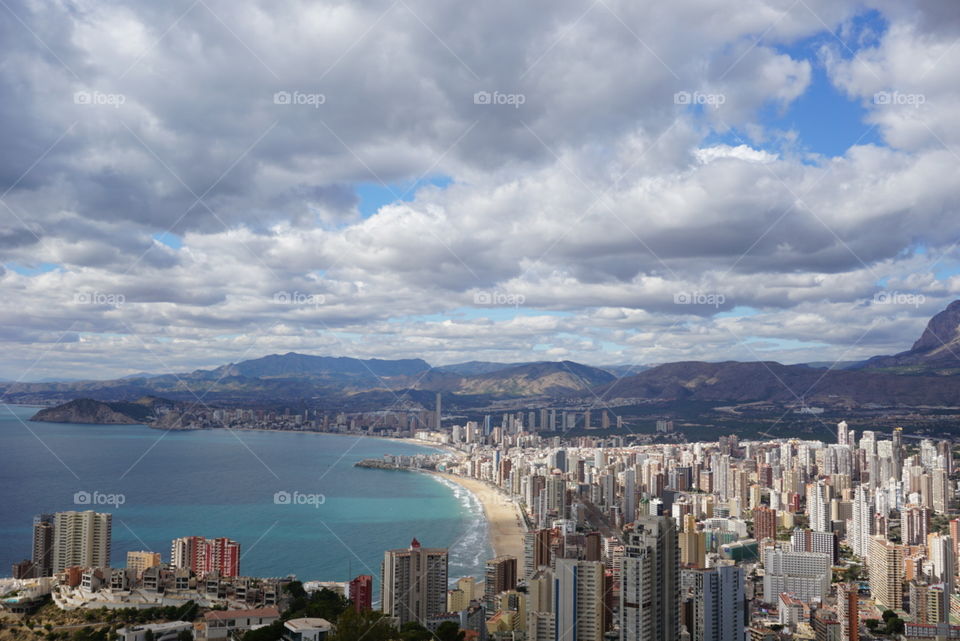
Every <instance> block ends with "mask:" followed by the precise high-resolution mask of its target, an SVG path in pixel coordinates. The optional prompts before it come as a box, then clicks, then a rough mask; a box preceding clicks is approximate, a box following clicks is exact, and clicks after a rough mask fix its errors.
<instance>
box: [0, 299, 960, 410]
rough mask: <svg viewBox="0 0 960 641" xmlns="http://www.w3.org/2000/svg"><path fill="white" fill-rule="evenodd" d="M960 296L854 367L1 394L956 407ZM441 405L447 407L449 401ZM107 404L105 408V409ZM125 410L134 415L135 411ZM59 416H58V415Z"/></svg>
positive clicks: (258, 403)
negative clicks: (916, 333)
mask: <svg viewBox="0 0 960 641" xmlns="http://www.w3.org/2000/svg"><path fill="white" fill-rule="evenodd" d="M958 355H960V301H955V302H953V303H951V304H950V305H949V306H948V307H947V308H946V309H945V310H944V311H942V312H940V313H939V314H937V315H936V316H934V317H933V318H932V319H931V320H930V322H929V324H928V325H927V328H926V330H925V331H924V333H923V335H922V336H921V337H920V339H919V340H917V341H916V342H915V343H914V345H913V347H912V348H911V349H910V350H908V351H906V352H902V353H900V354H897V355H895V356H877V357H874V358H872V359H870V360H868V361H865V362H863V363H859V364H848V363H843V364H836V365H834V364H831V363H813V364H811V365H812V366H810V365H783V364H780V363H775V362H748V363H741V362H734V361H729V362H724V363H705V362H680V363H666V364H663V365H658V366H656V367H649V366H634V367H631V366H628V365H615V366H611V367H608V368H600V367H591V366H588V365H583V364H581V363H575V362H572V361H561V362H554V361H539V362H530V363H492V362H487V361H469V362H465V363H456V364H453V365H445V366H442V367H438V368H433V369H431V367H430V365H429V364H428V363H427V362H426V361H424V360H422V359H418V358H415V359H401V360H382V359H356V358H347V357H332V356H313V355H309V354H298V353H295V352H289V353H287V354H272V355H269V356H264V357H261V358H255V359H251V360H247V361H242V362H239V363H229V364H227V365H223V366H221V367H217V368H215V369H210V370H195V371H193V372H189V373H182V374H177V375H172V374H167V375H161V376H149V375H145V376H134V377H125V378H122V379H117V380H113V381H78V382H62V381H61V382H55V383H2V382H0V394H2V395H3V397H4V398H5V399H6V400H7V401H9V402H19V403H30V402H40V403H50V402H65V401H72V400H73V399H87V400H88V401H89V402H91V403H92V402H97V401H101V402H106V405H107V407H106V408H104V407H99V406H79V407H76V408H67V409H66V410H64V411H65V412H66V413H65V414H63V415H64V416H68V415H69V416H73V414H70V413H71V412H74V411H76V412H77V413H78V415H81V416H82V415H85V414H86V415H93V416H100V417H101V418H104V419H105V420H120V419H119V418H118V417H116V416H113V415H112V414H110V412H116V413H119V414H123V415H126V416H131V415H130V412H131V411H133V412H134V414H135V413H136V412H135V410H136V408H134V409H133V410H131V409H130V408H126V409H124V408H118V407H115V405H116V402H118V401H127V402H132V401H136V402H139V400H138V399H141V398H142V397H145V396H153V397H157V396H160V397H164V398H169V399H172V400H173V401H176V402H196V401H197V399H198V398H201V399H203V401H202V402H203V403H211V404H212V403H217V404H221V405H228V406H246V407H251V406H254V407H265V406H278V405H279V406H293V405H296V406H299V407H326V408H330V409H334V408H338V409H342V408H362V409H370V408H373V409H377V408H379V407H382V406H383V405H393V404H394V403H395V402H396V401H397V399H398V398H402V399H403V402H404V403H405V404H407V405H408V406H409V407H411V408H417V407H420V408H423V407H430V406H432V400H433V399H432V395H433V394H435V393H437V392H440V393H443V394H444V395H445V398H447V399H449V400H448V401H445V404H446V406H447V407H456V406H458V405H459V406H461V407H479V406H485V405H486V404H488V403H490V402H491V401H495V400H502V399H525V398H531V399H532V398H535V397H536V398H539V399H544V398H552V399H562V398H566V397H584V398H586V397H590V396H592V395H594V394H595V395H597V396H598V397H600V398H605V399H620V400H621V401H624V400H627V399H636V400H638V401H643V400H699V401H716V402H723V403H752V402H771V403H787V404H790V403H816V404H818V405H846V406H857V405H864V404H877V405H884V406H887V405H897V406H915V407H918V406H924V405H937V406H949V407H960V376H953V375H954V374H960V357H958ZM448 403H449V404H448ZM108 410H109V412H108ZM134 418H136V417H135V416H134ZM64 420H66V419H64Z"/></svg>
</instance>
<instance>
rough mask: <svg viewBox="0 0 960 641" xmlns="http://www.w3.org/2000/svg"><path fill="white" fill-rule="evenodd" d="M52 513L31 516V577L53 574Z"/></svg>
mask: <svg viewBox="0 0 960 641" xmlns="http://www.w3.org/2000/svg"><path fill="white" fill-rule="evenodd" d="M53 532H54V517H53V514H38V515H37V516H35V517H33V556H32V558H31V560H32V561H33V565H32V567H31V569H30V576H31V577H34V578H35V577H41V576H53Z"/></svg>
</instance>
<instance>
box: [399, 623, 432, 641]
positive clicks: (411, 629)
mask: <svg viewBox="0 0 960 641" xmlns="http://www.w3.org/2000/svg"><path fill="white" fill-rule="evenodd" d="M400 638H401V639H403V641H431V639H433V634H432V633H431V632H430V630H428V629H426V628H425V627H423V626H422V625H421V624H420V623H418V622H417V621H408V622H407V623H404V624H403V625H402V626H400Z"/></svg>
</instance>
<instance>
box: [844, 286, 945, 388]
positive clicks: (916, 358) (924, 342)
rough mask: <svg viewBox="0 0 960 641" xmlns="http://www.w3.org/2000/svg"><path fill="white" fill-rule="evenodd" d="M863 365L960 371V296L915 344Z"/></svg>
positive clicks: (938, 316)
mask: <svg viewBox="0 0 960 641" xmlns="http://www.w3.org/2000/svg"><path fill="white" fill-rule="evenodd" d="M857 367H858V368H860V369H899V370H902V372H903V373H910V372H917V371H926V372H933V373H938V374H948V375H952V374H958V373H960V300H955V301H953V302H952V303H950V304H949V305H948V306H947V308H946V309H945V310H943V311H942V312H940V313H939V314H937V315H936V316H934V317H933V318H931V319H930V322H928V323H927V328H926V329H925V330H924V331H923V334H922V335H921V336H920V338H918V339H917V340H916V342H915V343H914V344H913V347H911V348H910V349H908V350H907V351H905V352H900V353H899V354H894V355H893V356H874V357H873V358H871V359H869V360H867V361H864V362H863V363H860V364H859V365H858V366H857Z"/></svg>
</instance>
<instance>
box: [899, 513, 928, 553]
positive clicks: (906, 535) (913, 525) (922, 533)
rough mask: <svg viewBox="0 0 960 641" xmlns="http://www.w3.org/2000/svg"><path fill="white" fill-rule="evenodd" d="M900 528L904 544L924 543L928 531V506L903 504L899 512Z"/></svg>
mask: <svg viewBox="0 0 960 641" xmlns="http://www.w3.org/2000/svg"><path fill="white" fill-rule="evenodd" d="M900 530H901V535H902V537H903V542H904V543H905V544H906V545H924V544H925V543H926V542H927V534H929V533H930V508H928V507H925V506H922V505H911V506H909V507H906V506H905V507H904V509H903V510H901V512H900Z"/></svg>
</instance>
